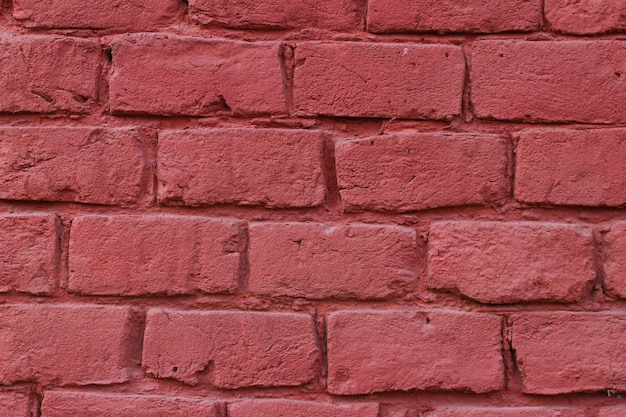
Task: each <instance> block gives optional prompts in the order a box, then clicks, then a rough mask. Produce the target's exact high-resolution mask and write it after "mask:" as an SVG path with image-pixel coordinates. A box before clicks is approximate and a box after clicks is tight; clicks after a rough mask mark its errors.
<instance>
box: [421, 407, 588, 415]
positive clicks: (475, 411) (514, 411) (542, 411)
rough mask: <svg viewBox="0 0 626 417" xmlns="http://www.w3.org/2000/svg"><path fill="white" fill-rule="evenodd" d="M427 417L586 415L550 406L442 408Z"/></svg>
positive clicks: (581, 412)
mask: <svg viewBox="0 0 626 417" xmlns="http://www.w3.org/2000/svg"><path fill="white" fill-rule="evenodd" d="M426 417H585V413H584V411H583V410H580V409H575V408H548V407H493V408H481V407H455V408H441V409H438V410H436V411H434V412H433V413H431V414H427V415H426Z"/></svg>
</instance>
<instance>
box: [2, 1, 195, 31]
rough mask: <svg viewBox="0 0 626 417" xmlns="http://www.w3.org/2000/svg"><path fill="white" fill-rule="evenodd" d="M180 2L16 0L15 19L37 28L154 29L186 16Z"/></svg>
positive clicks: (14, 4)
mask: <svg viewBox="0 0 626 417" xmlns="http://www.w3.org/2000/svg"><path fill="white" fill-rule="evenodd" d="M182 6H183V5H182V3H181V2H179V1H177V0H161V1H151V0H133V1H127V2H126V1H124V2H122V1H118V0H104V1H101V0H48V1H45V2H42V1H39V0H14V1H13V17H14V18H15V19H17V20H18V21H20V22H21V23H22V24H23V25H24V26H25V27H27V28H33V29H112V30H117V31H122V30H135V31H141V30H154V28H155V27H160V26H164V25H167V24H169V23H173V22H174V21H175V20H177V18H180V17H182V11H183V7H182Z"/></svg>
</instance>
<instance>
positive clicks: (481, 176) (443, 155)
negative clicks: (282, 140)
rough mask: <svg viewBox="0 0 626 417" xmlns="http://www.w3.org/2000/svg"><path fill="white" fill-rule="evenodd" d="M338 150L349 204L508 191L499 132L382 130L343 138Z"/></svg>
mask: <svg viewBox="0 0 626 417" xmlns="http://www.w3.org/2000/svg"><path fill="white" fill-rule="evenodd" d="M335 152H336V161H337V162H336V165H337V181H338V184H339V190H340V193H341V200H342V201H343V203H344V205H345V207H346V208H347V209H348V210H355V209H365V210H389V211H411V210H421V209H427V208H434V207H445V206H461V205H478V204H490V203H493V202H496V201H498V200H499V199H502V198H504V197H506V196H507V195H508V194H509V191H508V189H509V185H508V180H507V178H506V169H507V168H506V165H507V158H506V144H505V142H504V140H503V139H502V138H501V137H498V136H492V135H480V136H476V135H468V134H453V135H446V134H441V133H413V134H395V135H382V136H375V137H370V138H365V139H357V140H348V141H340V142H338V143H337V145H336V151H335Z"/></svg>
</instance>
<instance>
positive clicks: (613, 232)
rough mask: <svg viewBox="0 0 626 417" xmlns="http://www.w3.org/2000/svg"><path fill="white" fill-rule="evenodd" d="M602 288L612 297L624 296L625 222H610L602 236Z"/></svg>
mask: <svg viewBox="0 0 626 417" xmlns="http://www.w3.org/2000/svg"><path fill="white" fill-rule="evenodd" d="M604 253H605V257H606V259H605V260H604V265H603V270H604V274H605V277H604V289H605V291H606V292H607V293H608V294H609V295H610V296H612V297H617V298H626V222H618V223H615V224H612V225H611V226H610V229H609V231H608V233H606V235H605V237H604Z"/></svg>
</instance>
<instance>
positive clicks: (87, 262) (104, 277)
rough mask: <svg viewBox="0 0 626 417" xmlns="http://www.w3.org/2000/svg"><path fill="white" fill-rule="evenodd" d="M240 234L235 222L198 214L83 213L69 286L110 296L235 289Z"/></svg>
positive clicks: (75, 231)
mask: <svg viewBox="0 0 626 417" xmlns="http://www.w3.org/2000/svg"><path fill="white" fill-rule="evenodd" d="M240 234H241V232H240V230H239V225H238V223H237V222H235V221H229V220H222V219H220V220H215V219H210V218H203V217H195V216H164V215H158V216H124V215H119V216H84V217H77V218H75V219H74V221H73V223H72V233H71V235H70V257H69V268H70V272H69V284H68V288H69V290H70V291H71V292H77V293H81V294H109V295H140V294H155V293H160V294H189V293H193V292H194V291H196V290H200V291H203V292H208V293H217V292H229V291H234V290H235V289H236V288H237V283H238V278H239V257H240V255H239V253H240V251H241V250H242V248H243V241H242V237H241V236H240Z"/></svg>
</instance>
